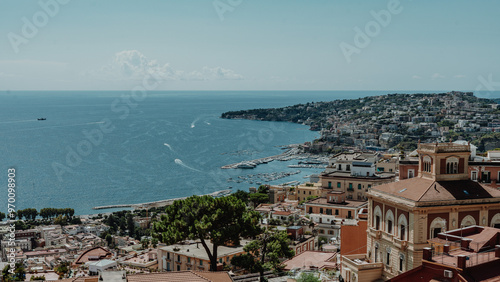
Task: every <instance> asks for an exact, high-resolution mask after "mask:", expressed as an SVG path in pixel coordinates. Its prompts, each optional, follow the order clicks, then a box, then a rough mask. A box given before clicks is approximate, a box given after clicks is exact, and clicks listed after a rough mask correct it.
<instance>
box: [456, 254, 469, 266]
mask: <svg viewBox="0 0 500 282" xmlns="http://www.w3.org/2000/svg"><path fill="white" fill-rule="evenodd" d="M466 263H467V257H466V256H464V255H460V256H457V266H458V268H461V269H465V266H466Z"/></svg>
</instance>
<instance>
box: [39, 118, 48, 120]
mask: <svg viewBox="0 0 500 282" xmlns="http://www.w3.org/2000/svg"><path fill="white" fill-rule="evenodd" d="M37 120H47V118H37Z"/></svg>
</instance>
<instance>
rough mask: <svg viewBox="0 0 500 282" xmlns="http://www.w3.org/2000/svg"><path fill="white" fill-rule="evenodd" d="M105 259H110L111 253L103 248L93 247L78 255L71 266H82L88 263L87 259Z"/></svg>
mask: <svg viewBox="0 0 500 282" xmlns="http://www.w3.org/2000/svg"><path fill="white" fill-rule="evenodd" d="M107 257H111V252H109V251H108V250H106V249H105V248H103V247H94V248H92V249H88V250H86V251H85V252H83V253H82V254H80V256H78V258H77V259H76V260H75V262H73V264H84V263H86V262H88V261H89V258H98V259H103V258H107Z"/></svg>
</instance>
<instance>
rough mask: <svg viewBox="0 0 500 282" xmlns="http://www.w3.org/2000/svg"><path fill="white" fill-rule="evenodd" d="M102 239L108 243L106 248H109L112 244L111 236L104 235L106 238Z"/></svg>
mask: <svg viewBox="0 0 500 282" xmlns="http://www.w3.org/2000/svg"><path fill="white" fill-rule="evenodd" d="M104 239H105V240H106V242H107V243H108V246H111V243H113V236H111V234H106V237H104Z"/></svg>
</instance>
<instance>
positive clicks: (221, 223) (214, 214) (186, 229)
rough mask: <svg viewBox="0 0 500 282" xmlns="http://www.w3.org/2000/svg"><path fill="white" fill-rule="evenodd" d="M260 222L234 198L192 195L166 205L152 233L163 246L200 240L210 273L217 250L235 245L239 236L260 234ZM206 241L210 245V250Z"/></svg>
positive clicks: (213, 269)
mask: <svg viewBox="0 0 500 282" xmlns="http://www.w3.org/2000/svg"><path fill="white" fill-rule="evenodd" d="M259 221H260V215H259V213H257V212H255V211H252V210H249V209H248V208H247V206H246V205H245V203H244V202H243V201H241V200H239V199H238V198H236V197H234V196H227V197H221V198H213V197H211V196H192V197H189V198H186V199H184V200H177V201H175V202H174V203H173V204H172V205H170V206H167V207H166V209H165V214H164V215H162V216H161V219H160V221H157V222H154V223H153V231H154V237H156V238H158V239H159V240H160V241H161V242H163V243H166V244H175V243H178V242H181V241H183V240H187V239H191V240H200V241H201V244H202V245H203V248H204V249H205V251H206V252H207V255H208V257H209V259H210V270H211V271H215V270H217V249H218V247H219V246H222V245H225V244H226V243H232V244H235V245H238V244H239V243H240V238H241V237H242V236H245V237H254V236H256V235H258V234H260V232H261V229H260V226H259ZM206 240H209V241H210V242H211V243H212V244H213V247H212V249H210V248H209V246H208V245H207V242H206Z"/></svg>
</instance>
